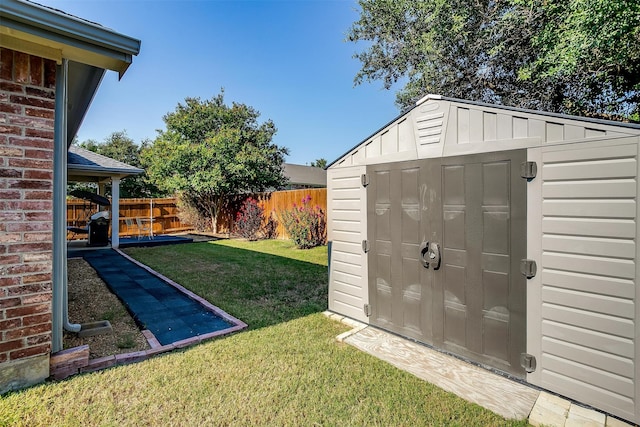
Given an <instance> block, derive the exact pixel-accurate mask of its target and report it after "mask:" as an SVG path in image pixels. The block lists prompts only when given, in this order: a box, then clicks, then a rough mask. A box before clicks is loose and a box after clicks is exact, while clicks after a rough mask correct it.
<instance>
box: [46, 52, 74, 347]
mask: <svg viewBox="0 0 640 427" xmlns="http://www.w3.org/2000/svg"><path fill="white" fill-rule="evenodd" d="M68 71H69V62H68V60H67V59H63V60H62V64H61V65H59V66H57V67H56V101H55V124H54V137H53V138H54V150H53V265H52V274H53V277H52V317H53V319H52V331H51V351H52V352H53V353H55V352H58V351H60V350H62V348H63V344H62V328H64V329H66V330H68V331H71V332H78V331H80V328H81V326H80V325H78V324H71V323H69V313H68V310H67V303H68V298H67V297H68V295H67V236H66V230H67V104H68V103H67V97H68V92H67V89H68V86H67V85H68V81H67V77H68Z"/></svg>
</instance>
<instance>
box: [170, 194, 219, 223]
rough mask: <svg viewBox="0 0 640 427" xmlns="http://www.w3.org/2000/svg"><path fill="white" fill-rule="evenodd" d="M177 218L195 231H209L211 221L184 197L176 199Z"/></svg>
mask: <svg viewBox="0 0 640 427" xmlns="http://www.w3.org/2000/svg"><path fill="white" fill-rule="evenodd" d="M178 218H180V221H181V222H182V223H184V224H189V225H190V226H192V227H193V228H194V229H196V230H197V231H206V230H209V229H211V221H210V220H209V218H207V216H206V215H204V214H203V213H202V212H200V210H199V209H198V208H197V207H196V206H195V205H194V204H193V203H192V202H191V201H190V200H189V199H188V198H186V197H184V196H183V195H180V196H179V197H178Z"/></svg>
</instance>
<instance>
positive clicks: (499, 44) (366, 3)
mask: <svg viewBox="0 0 640 427" xmlns="http://www.w3.org/2000/svg"><path fill="white" fill-rule="evenodd" d="M359 4H360V8H361V12H360V19H359V20H358V21H356V22H355V23H354V24H353V25H352V27H351V28H350V30H349V32H348V35H347V40H349V41H353V42H358V41H366V42H369V43H368V44H367V45H366V46H367V47H366V48H365V49H364V50H362V51H361V52H359V53H357V54H356V55H355V57H356V58H358V59H359V60H360V61H361V63H362V68H361V70H360V71H359V72H358V74H357V75H356V78H355V83H356V84H360V83H362V82H363V81H365V80H367V81H373V80H382V81H383V84H384V87H385V88H387V89H389V88H391V86H392V85H394V84H395V83H397V82H399V81H401V80H402V81H406V84H405V85H404V87H403V88H402V89H401V90H400V91H399V92H398V94H397V104H398V105H399V106H400V107H402V108H404V107H408V106H410V105H412V104H413V103H414V102H415V101H416V100H418V99H419V98H421V97H422V96H424V95H425V94H427V93H439V94H442V95H446V96H451V97H456V98H465V99H471V100H477V101H484V102H492V103H503V104H506V105H512V106H517V107H523V108H534V109H544V110H549V111H557V112H563V113H570V114H583V115H597V116H603V115H614V116H615V115H621V116H626V117H632V116H633V115H634V114H637V112H638V100H639V97H640V68H639V67H640V2H638V1H637V0H503V1H495V0H477V1H468V0H431V1H413V0H359Z"/></svg>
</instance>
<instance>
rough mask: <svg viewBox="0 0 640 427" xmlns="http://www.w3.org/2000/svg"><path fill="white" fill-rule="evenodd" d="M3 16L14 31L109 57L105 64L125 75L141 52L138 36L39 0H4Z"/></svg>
mask: <svg viewBox="0 0 640 427" xmlns="http://www.w3.org/2000/svg"><path fill="white" fill-rule="evenodd" d="M0 19H2V26H4V27H7V28H10V29H12V30H13V31H16V32H19V33H25V34H29V35H31V36H32V37H35V38H42V39H48V40H51V41H53V42H57V43H61V44H64V45H68V46H71V47H73V48H77V49H82V50H85V51H87V52H90V53H93V54H96V55H98V56H102V57H104V58H109V59H111V60H112V61H111V62H112V63H111V64H108V62H109V61H105V62H107V64H106V65H107V66H106V67H105V66H103V68H107V69H110V70H114V71H117V72H118V73H119V74H120V76H121V77H122V75H123V74H124V72H125V71H126V70H127V68H129V65H130V64H131V62H132V60H133V56H135V55H137V54H138V53H139V52H140V44H141V42H140V40H138V39H135V38H133V37H129V36H126V35H123V34H120V33H117V32H115V31H113V30H110V29H108V28H106V27H102V26H100V25H98V24H95V23H92V22H89V21H86V20H83V19H80V18H77V17H75V16H72V15H68V14H66V13H64V12H61V11H57V10H54V9H50V8H47V7H44V6H41V5H39V4H36V3H27V2H24V1H20V0H5V1H3V2H2V3H0ZM69 59H74V58H69ZM74 60H75V59H74ZM91 65H98V66H102V64H91Z"/></svg>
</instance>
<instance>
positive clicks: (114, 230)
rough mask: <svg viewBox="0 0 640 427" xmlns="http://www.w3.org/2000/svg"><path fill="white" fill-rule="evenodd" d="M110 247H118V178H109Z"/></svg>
mask: <svg viewBox="0 0 640 427" xmlns="http://www.w3.org/2000/svg"><path fill="white" fill-rule="evenodd" d="M111 216H112V218H111V247H112V248H114V249H117V248H118V247H120V178H119V177H112V178H111Z"/></svg>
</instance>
